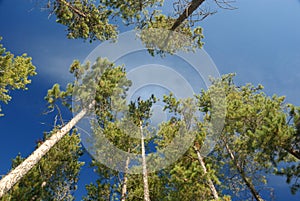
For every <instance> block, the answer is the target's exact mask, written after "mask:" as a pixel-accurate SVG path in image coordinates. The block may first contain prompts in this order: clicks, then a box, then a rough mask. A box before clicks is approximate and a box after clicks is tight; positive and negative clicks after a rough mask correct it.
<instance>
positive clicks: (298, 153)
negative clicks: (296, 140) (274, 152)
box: [285, 148, 300, 160]
mask: <svg viewBox="0 0 300 201" xmlns="http://www.w3.org/2000/svg"><path fill="white" fill-rule="evenodd" d="M285 150H286V151H287V152H288V153H290V154H292V155H293V156H294V157H296V158H297V159H298V160H300V151H299V150H295V149H293V148H290V149H285Z"/></svg>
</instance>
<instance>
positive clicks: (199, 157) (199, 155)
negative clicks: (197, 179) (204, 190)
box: [194, 147, 219, 200]
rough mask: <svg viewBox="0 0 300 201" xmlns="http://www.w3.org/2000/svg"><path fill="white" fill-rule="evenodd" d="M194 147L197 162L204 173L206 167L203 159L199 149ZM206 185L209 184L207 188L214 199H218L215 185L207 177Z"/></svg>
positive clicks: (205, 172)
mask: <svg viewBox="0 0 300 201" xmlns="http://www.w3.org/2000/svg"><path fill="white" fill-rule="evenodd" d="M194 149H195V151H196V153H197V157H198V161H199V163H200V165H201V167H202V169H203V172H204V174H207V169H206V166H205V163H204V160H203V158H202V156H201V154H200V152H199V150H198V149H197V148H196V147H195V148H194ZM208 186H209V188H210V190H211V192H212V194H213V197H214V199H215V200H218V199H219V195H218V192H217V190H216V187H215V185H214V183H213V182H212V180H211V179H210V178H208Z"/></svg>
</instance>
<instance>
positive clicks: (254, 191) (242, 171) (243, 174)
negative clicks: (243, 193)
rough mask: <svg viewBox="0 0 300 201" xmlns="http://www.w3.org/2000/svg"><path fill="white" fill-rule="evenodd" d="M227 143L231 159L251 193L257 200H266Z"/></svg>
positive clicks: (226, 146)
mask: <svg viewBox="0 0 300 201" xmlns="http://www.w3.org/2000/svg"><path fill="white" fill-rule="evenodd" d="M224 144H225V148H226V150H227V151H228V153H229V155H230V158H231V160H232V161H233V163H234V165H235V166H236V169H237V171H238V172H239V174H240V175H241V177H242V179H243V181H244V182H245V184H246V186H247V187H248V188H249V190H250V192H251V194H252V195H253V197H254V198H255V199H256V200H257V201H264V199H262V197H261V196H260V195H259V193H258V192H257V190H256V189H255V186H254V185H253V183H252V182H251V181H250V180H249V179H248V178H247V176H246V174H245V171H244V170H243V168H242V167H241V166H240V164H239V163H238V162H237V161H236V160H235V157H234V155H233V153H232V151H231V149H230V148H229V146H228V144H227V143H226V142H225V141H224Z"/></svg>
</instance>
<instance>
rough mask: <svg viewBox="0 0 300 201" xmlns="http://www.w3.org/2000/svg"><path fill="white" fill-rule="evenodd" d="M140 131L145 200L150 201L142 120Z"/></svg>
mask: <svg viewBox="0 0 300 201" xmlns="http://www.w3.org/2000/svg"><path fill="white" fill-rule="evenodd" d="M140 132H141V145H142V165H143V182H144V200H145V201H150V195H149V186H148V173H147V164H146V151H145V143H144V132H143V126H142V123H141V122H140Z"/></svg>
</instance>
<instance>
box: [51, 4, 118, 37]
mask: <svg viewBox="0 0 300 201" xmlns="http://www.w3.org/2000/svg"><path fill="white" fill-rule="evenodd" d="M51 9H52V10H53V12H54V13H55V14H56V17H57V22H58V23H60V24H63V25H66V26H67V27H68V38H83V39H89V40H90V42H92V41H93V40H96V39H98V40H101V41H103V40H108V39H113V38H116V35H117V30H116V26H115V25H112V24H110V23H109V16H110V15H111V11H110V10H108V9H107V7H105V6H103V5H98V6H97V5H96V4H95V2H93V1H89V0H71V1H66V0H55V1H53V3H52V8H51Z"/></svg>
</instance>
